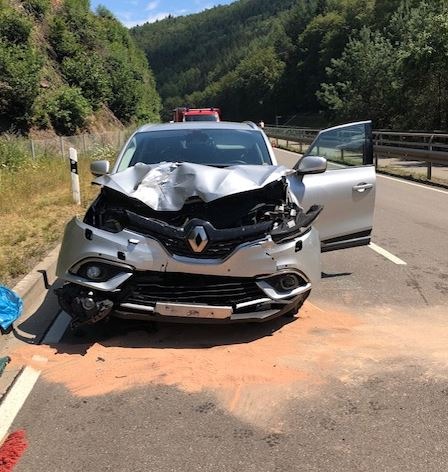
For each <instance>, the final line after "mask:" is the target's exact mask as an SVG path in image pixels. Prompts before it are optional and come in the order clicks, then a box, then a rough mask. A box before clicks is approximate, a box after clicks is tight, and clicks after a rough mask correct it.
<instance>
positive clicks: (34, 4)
mask: <svg viewBox="0 0 448 472" xmlns="http://www.w3.org/2000/svg"><path fill="white" fill-rule="evenodd" d="M22 3H23V6H24V8H25V10H26V11H27V12H28V13H30V14H31V15H33V16H34V17H36V18H38V19H40V20H41V19H42V18H43V17H44V16H45V13H47V11H48V10H49V8H50V0H23V2H22Z"/></svg>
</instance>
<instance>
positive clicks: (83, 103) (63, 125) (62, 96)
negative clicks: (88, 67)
mask: <svg viewBox="0 0 448 472" xmlns="http://www.w3.org/2000/svg"><path fill="white" fill-rule="evenodd" d="M91 113H92V108H91V106H90V104H89V102H88V100H87V99H86V98H85V97H84V96H83V94H82V92H81V90H80V89H79V88H77V87H70V86H62V87H60V88H59V89H58V90H57V91H56V92H55V93H54V95H53V96H52V97H51V98H50V100H49V103H48V116H49V118H50V120H51V124H52V125H53V127H54V129H55V130H56V131H57V132H58V133H60V134H65V135H71V134H74V133H75V132H76V131H77V130H78V129H79V128H82V127H84V126H85V125H86V122H87V118H88V116H89V115H90V114H91Z"/></svg>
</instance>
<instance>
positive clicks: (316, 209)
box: [271, 205, 323, 243]
mask: <svg viewBox="0 0 448 472" xmlns="http://www.w3.org/2000/svg"><path fill="white" fill-rule="evenodd" d="M322 210H323V206H321V205H313V206H312V207H311V208H310V209H309V210H308V211H307V212H306V213H304V212H302V211H301V212H299V213H297V214H296V215H291V218H289V219H285V220H284V221H282V222H281V223H277V224H276V225H275V226H274V229H273V230H272V231H271V237H272V239H273V241H274V242H276V243H285V242H288V241H290V240H292V239H295V238H298V237H300V236H302V235H303V234H305V233H306V232H307V231H309V230H310V228H311V225H312V224H313V222H314V221H315V220H316V218H317V217H318V216H319V214H320V212H321V211H322Z"/></svg>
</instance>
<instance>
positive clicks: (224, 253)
mask: <svg viewBox="0 0 448 472" xmlns="http://www.w3.org/2000/svg"><path fill="white" fill-rule="evenodd" d="M160 242H161V243H162V244H163V245H164V246H165V247H166V249H167V250H168V252H169V253H170V254H174V255H177V256H185V257H194V258H195V259H224V258H226V257H228V256H230V255H231V254H232V253H233V252H234V251H235V249H236V248H237V247H238V246H239V245H240V244H241V242H240V241H217V242H215V241H209V243H208V245H207V246H206V247H205V249H204V250H203V251H202V252H193V250H192V249H191V247H190V245H189V243H188V241H187V240H185V239H175V238H163V239H162V238H160Z"/></svg>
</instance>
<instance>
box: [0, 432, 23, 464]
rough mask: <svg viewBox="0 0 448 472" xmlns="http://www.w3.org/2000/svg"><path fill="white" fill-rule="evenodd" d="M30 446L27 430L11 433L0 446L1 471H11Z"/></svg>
mask: <svg viewBox="0 0 448 472" xmlns="http://www.w3.org/2000/svg"><path fill="white" fill-rule="evenodd" d="M27 447H28V443H27V441H26V437H25V431H22V430H20V431H16V432H14V433H11V434H10V435H9V436H8V437H7V438H6V440H5V442H4V443H3V444H2V445H1V446H0V472H10V471H12V470H13V468H14V466H15V465H16V464H17V463H18V462H19V459H20V458H21V456H22V455H23V453H24V452H25V450H26V448H27Z"/></svg>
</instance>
